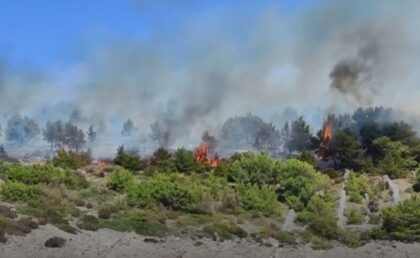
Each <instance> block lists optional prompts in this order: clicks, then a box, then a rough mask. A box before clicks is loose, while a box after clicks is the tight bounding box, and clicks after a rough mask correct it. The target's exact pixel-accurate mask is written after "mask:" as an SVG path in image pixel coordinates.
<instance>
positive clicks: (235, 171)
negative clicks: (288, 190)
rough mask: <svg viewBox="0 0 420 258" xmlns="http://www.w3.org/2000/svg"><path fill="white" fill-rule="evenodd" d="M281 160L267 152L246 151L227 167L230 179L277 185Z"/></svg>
mask: <svg viewBox="0 0 420 258" xmlns="http://www.w3.org/2000/svg"><path fill="white" fill-rule="evenodd" d="M279 171H280V162H279V161H275V160H274V159H272V158H271V157H270V156H269V155H268V154H266V153H251V152H249V153H244V154H242V155H239V156H238V157H236V158H235V159H234V161H233V162H232V163H231V164H230V166H229V167H228V169H227V176H228V178H229V180H230V181H233V182H237V183H242V184H252V185H254V184H256V185H275V184H276V183H277V176H278V174H279Z"/></svg>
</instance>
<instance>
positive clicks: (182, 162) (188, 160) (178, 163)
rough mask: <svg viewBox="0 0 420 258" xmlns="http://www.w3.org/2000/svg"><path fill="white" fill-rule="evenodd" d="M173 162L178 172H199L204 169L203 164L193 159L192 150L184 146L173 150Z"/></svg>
mask: <svg viewBox="0 0 420 258" xmlns="http://www.w3.org/2000/svg"><path fill="white" fill-rule="evenodd" d="M174 164H175V168H176V170H177V171H178V172H180V173H185V174H192V173H194V172H196V173H199V172H203V171H204V170H205V166H204V165H202V164H200V163H198V162H197V161H196V160H195V156H194V152H192V151H189V150H187V149H185V148H180V149H177V150H176V151H175V153H174Z"/></svg>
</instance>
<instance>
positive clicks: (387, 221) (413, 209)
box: [381, 196, 420, 242]
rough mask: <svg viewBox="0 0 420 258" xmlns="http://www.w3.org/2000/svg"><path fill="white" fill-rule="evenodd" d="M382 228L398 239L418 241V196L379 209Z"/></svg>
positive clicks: (419, 216) (419, 203)
mask: <svg viewBox="0 0 420 258" xmlns="http://www.w3.org/2000/svg"><path fill="white" fill-rule="evenodd" d="M381 218H382V221H383V222H382V230H383V231H384V232H385V234H386V235H387V236H388V237H389V238H391V239H395V240H400V241H410V242H411V241H415V242H418V241H420V231H419V228H420V198H419V197H417V196H415V197H413V198H411V199H409V200H404V201H402V202H400V203H399V204H397V205H396V206H392V207H388V208H385V209H383V210H382V211H381Z"/></svg>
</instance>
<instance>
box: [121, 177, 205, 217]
mask: <svg viewBox="0 0 420 258" xmlns="http://www.w3.org/2000/svg"><path fill="white" fill-rule="evenodd" d="M127 198H128V203H129V204H130V205H133V206H137V207H140V208H145V207H149V208H151V207H154V206H156V205H162V206H164V207H166V208H170V209H174V210H182V209H189V208H192V207H193V206H194V204H195V203H196V200H197V199H196V196H194V192H193V191H192V189H191V188H190V187H188V180H186V178H185V177H183V176H182V175H179V174H171V175H166V174H157V175H155V176H154V177H151V178H147V179H145V180H144V181H142V182H140V183H138V184H136V185H135V186H134V187H132V188H130V189H129V191H128V194H127Z"/></svg>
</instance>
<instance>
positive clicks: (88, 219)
mask: <svg viewBox="0 0 420 258" xmlns="http://www.w3.org/2000/svg"><path fill="white" fill-rule="evenodd" d="M98 224H99V221H98V219H97V218H96V217H95V216H92V215H84V216H83V217H82V218H80V220H79V223H78V224H77V226H78V227H79V228H80V229H84V230H89V231H97V230H98V229H99V226H98Z"/></svg>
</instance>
